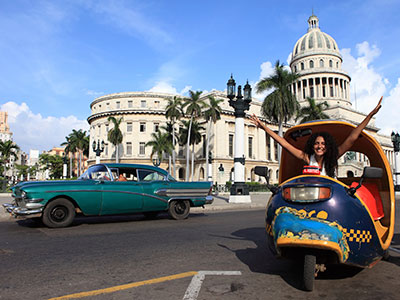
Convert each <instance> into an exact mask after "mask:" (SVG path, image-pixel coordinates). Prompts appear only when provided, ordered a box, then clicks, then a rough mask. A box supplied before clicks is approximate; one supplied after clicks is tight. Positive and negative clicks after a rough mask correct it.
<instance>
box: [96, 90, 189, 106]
mask: <svg viewBox="0 0 400 300" xmlns="http://www.w3.org/2000/svg"><path fill="white" fill-rule="evenodd" d="M174 96H179V97H182V96H181V95H178V94H167V93H154V92H122V93H115V94H108V95H104V96H101V97H98V98H96V99H94V100H93V102H92V103H91V104H90V108H92V106H93V105H95V104H97V103H99V102H102V101H106V100H114V99H121V98H140V97H145V98H164V99H166V98H173V97H174Z"/></svg>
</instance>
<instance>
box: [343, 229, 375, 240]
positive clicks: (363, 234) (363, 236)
mask: <svg viewBox="0 0 400 300" xmlns="http://www.w3.org/2000/svg"><path fill="white" fill-rule="evenodd" d="M343 232H344V234H345V235H346V238H347V239H348V241H349V242H357V243H369V242H370V241H371V239H372V235H371V232H369V230H358V229H347V228H343Z"/></svg>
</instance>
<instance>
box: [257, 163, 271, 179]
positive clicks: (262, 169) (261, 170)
mask: <svg viewBox="0 0 400 300" xmlns="http://www.w3.org/2000/svg"><path fill="white" fill-rule="evenodd" d="M254 173H256V175H258V176H261V177H265V179H267V182H268V180H269V177H268V167H261V166H257V167H255V168H254Z"/></svg>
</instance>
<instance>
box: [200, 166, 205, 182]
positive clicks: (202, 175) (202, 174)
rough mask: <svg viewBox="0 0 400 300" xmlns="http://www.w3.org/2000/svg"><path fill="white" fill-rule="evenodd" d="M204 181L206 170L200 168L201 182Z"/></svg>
mask: <svg viewBox="0 0 400 300" xmlns="http://www.w3.org/2000/svg"><path fill="white" fill-rule="evenodd" d="M203 179H204V169H203V168H200V180H203Z"/></svg>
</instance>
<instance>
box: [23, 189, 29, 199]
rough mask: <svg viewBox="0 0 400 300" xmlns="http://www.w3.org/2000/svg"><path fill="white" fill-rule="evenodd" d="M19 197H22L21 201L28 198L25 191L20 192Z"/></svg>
mask: <svg viewBox="0 0 400 300" xmlns="http://www.w3.org/2000/svg"><path fill="white" fill-rule="evenodd" d="M21 197H22V199H26V198H28V194H27V193H26V192H25V191H22V192H21Z"/></svg>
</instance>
